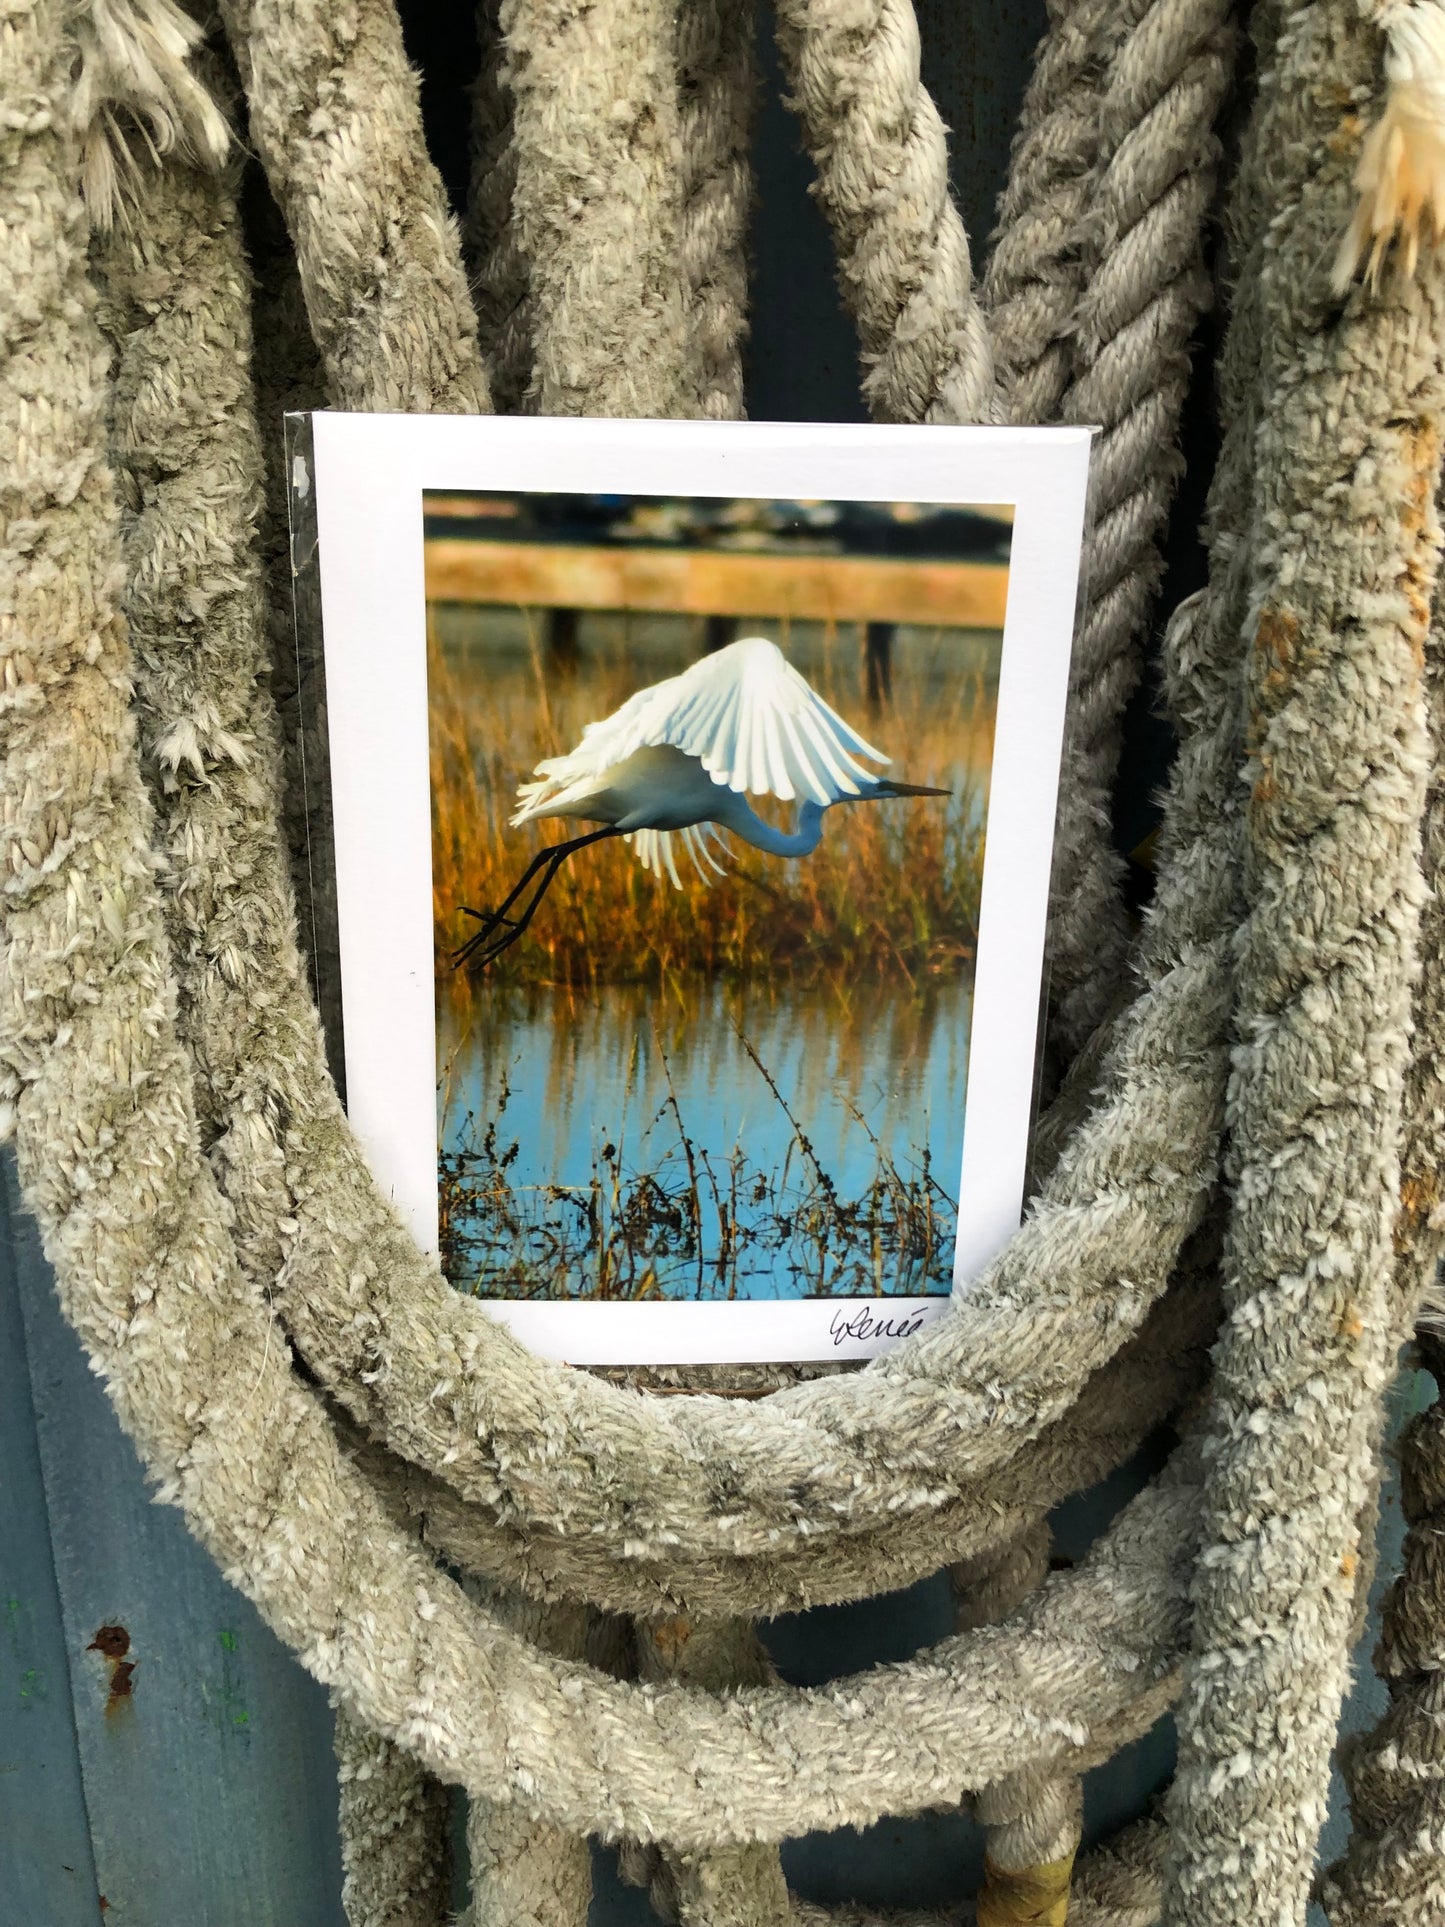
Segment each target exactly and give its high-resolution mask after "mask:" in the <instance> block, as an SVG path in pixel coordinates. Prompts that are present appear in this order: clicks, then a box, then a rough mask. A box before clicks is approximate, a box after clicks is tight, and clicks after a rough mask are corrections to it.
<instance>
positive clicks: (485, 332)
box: [462, 0, 533, 415]
mask: <svg viewBox="0 0 1445 1927" xmlns="http://www.w3.org/2000/svg"><path fill="white" fill-rule="evenodd" d="M477 44H478V45H479V46H480V48H481V54H482V58H481V66H480V68H479V70H478V73H477V78H476V81H475V83H474V84H473V87H472V117H471V171H470V176H469V179H468V184H467V213H466V220H465V223H464V224H463V227H462V245H463V247H464V249H465V251H466V258H467V261H468V263H469V264H470V267H471V288H472V302H473V305H474V306H475V308H476V314H477V331H478V336H479V339H480V343H481V354H482V361H483V363H484V364H485V366H486V370H487V379H488V382H489V385H490V387H491V393H492V402H493V405H494V407H495V408H496V410H497V413H498V414H499V415H512V414H515V413H516V412H517V410H518V409H519V408H521V406H522V404H523V400H524V398H525V396H526V392H527V387H528V384H529V383H530V381H531V379H532V362H533V342H532V307H533V302H532V290H531V278H530V276H529V274H528V271H527V257H526V255H525V254H524V253H523V252H522V249H521V246H520V244H519V242H518V238H517V230H516V228H515V226H514V225H513V221H512V201H513V197H514V195H515V194H516V191H517V152H516V147H515V144H514V141H513V127H512V102H511V97H510V95H509V93H508V91H507V83H506V77H505V74H506V49H505V46H504V44H503V41H502V22H501V5H500V0H479V4H478V7H477Z"/></svg>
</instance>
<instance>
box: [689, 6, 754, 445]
mask: <svg viewBox="0 0 1445 1927" xmlns="http://www.w3.org/2000/svg"><path fill="white" fill-rule="evenodd" d="M753 32H754V19H753V7H752V4H751V0H683V4H682V5H681V6H680V7H679V9H678V14H677V64H678V97H679V111H678V148H679V159H680V169H679V177H678V196H679V200H680V203H681V206H680V212H679V216H678V242H677V252H678V259H679V261H680V263H681V266H682V279H683V286H684V288H685V289H686V291H687V296H688V303H689V307H690V311H691V312H690V331H691V335H692V340H693V352H694V355H695V357H696V362H697V370H696V375H695V380H696V383H697V396H696V401H695V404H694V408H695V412H696V413H697V414H698V415H700V416H701V417H703V418H704V419H705V420H710V421H740V420H741V419H742V416H743V358H742V344H743V340H744V337H745V335H746V332H747V305H748V260H747V226H748V214H749V210H750V202H751V197H752V167H751V164H750V161H749V157H748V149H749V142H750V140H751V136H752V119H753V109H754V106H755V102H756V95H757V73H756V64H755V61H754V57H753Z"/></svg>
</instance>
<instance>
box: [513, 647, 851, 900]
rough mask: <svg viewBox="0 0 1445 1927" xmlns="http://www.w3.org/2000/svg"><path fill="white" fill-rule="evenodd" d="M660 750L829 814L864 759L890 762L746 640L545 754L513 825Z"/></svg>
mask: <svg viewBox="0 0 1445 1927" xmlns="http://www.w3.org/2000/svg"><path fill="white" fill-rule="evenodd" d="M663 744H668V745H670V746H671V747H672V748H674V749H679V750H681V751H683V753H684V754H685V755H688V756H695V757H696V758H697V759H698V761H699V762H700V763H701V764H702V766H703V768H704V769H705V770H706V771H707V773H708V775H709V776H710V777H711V778H712V780H713V781H714V782H715V783H718V784H721V785H722V786H723V787H724V788H727V789H732V790H740V791H742V790H746V791H749V792H751V793H752V794H753V795H755V796H756V795H773V796H776V797H777V798H778V799H779V800H780V801H782V802H791V801H792V800H793V798H794V797H795V796H796V795H798V794H799V793H801V794H803V795H805V796H809V797H811V798H812V799H813V801H814V802H815V803H819V804H821V805H823V806H825V807H826V806H827V805H828V804H830V803H835V802H837V800H838V799H839V797H842V796H857V795H858V794H859V793H860V791H861V790H862V789H864V788H865V787H866V786H867V785H868V784H869V783H871V782H872V781H873V780H874V778H873V777H872V775H871V773H870V772H869V771H868V770H866V769H865V768H864V767H863V765H862V764H861V763H860V762H858V761H857V758H858V757H859V756H864V757H867V758H868V759H869V760H870V761H872V762H875V763H883V764H886V763H887V762H888V760H889V759H888V757H886V756H885V755H884V754H883V752H882V750H879V749H875V748H874V747H873V745H872V744H871V743H869V742H867V741H865V739H864V738H863V737H862V736H860V735H859V734H858V732H857V731H856V730H855V729H853V728H851V727H850V726H849V725H848V724H847V723H845V722H844V720H843V718H842V717H841V716H840V715H838V713H837V712H836V711H835V710H833V709H831V708H830V707H829V706H828V704H827V703H825V702H824V701H823V698H822V697H821V696H820V695H818V693H817V692H816V690H813V689H811V688H809V686H808V684H807V683H806V682H805V681H804V679H803V678H802V676H800V675H799V674H798V672H797V670H796V669H794V668H793V666H792V664H791V663H790V662H789V661H788V660H787V658H786V657H785V656H784V655H783V652H782V651H781V650H780V649H779V648H778V647H777V645H776V644H775V643H772V642H769V641H768V639H767V638H766V637H765V636H748V637H745V638H744V639H743V640H742V641H741V642H734V643H730V644H729V646H728V647H727V648H726V649H719V650H717V651H716V653H715V654H713V655H710V656H704V657H703V658H702V659H701V661H699V662H695V663H693V664H692V666H691V667H690V668H688V669H685V670H684V671H683V672H682V674H681V675H680V676H670V677H668V679H667V681H666V682H660V683H654V684H653V685H652V686H651V688H649V689H640V690H639V691H638V692H637V694H636V695H635V696H630V697H629V698H628V700H627V701H626V702H625V703H624V704H623V705H622V707H621V708H620V709H619V710H617V711H616V712H615V714H613V715H611V716H608V717H606V718H605V719H604V720H603V721H601V722H596V723H588V725H587V727H586V728H585V729H584V730H583V732H582V741H581V742H580V743H579V744H578V745H577V747H576V749H574V750H572V751H571V752H570V753H569V754H568V755H566V756H550V757H547V758H546V759H545V760H544V761H542V762H540V763H538V765H537V767H536V769H535V771H534V772H533V775H534V777H535V778H536V779H537V780H535V781H533V782H530V783H523V784H522V785H521V786H520V788H519V789H518V791H517V804H518V808H517V811H516V814H515V815H514V816H513V818H512V822H513V823H514V824H517V823H525V822H527V821H529V820H530V819H531V818H533V817H536V816H548V815H556V814H559V813H562V814H565V812H566V806H567V805H569V804H572V803H576V802H579V801H581V800H582V799H583V798H585V797H586V796H587V795H588V794H589V793H593V792H595V791H596V790H597V788H598V787H599V785H600V782H601V779H602V778H603V777H604V776H605V775H606V774H607V772H608V771H609V770H612V769H616V768H617V766H618V765H619V764H621V763H625V762H626V761H627V759H628V757H629V756H632V755H635V754H636V752H637V751H638V750H640V749H655V748H658V747H660V746H661V745H663ZM774 744H776V749H777V753H776V755H774V754H773V753H772V746H773V745H774ZM663 834H665V833H663ZM649 847H651V846H649ZM639 854H640V852H639ZM643 860H644V861H646V859H643ZM651 867H652V866H651V864H649V868H651Z"/></svg>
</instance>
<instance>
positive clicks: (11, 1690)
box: [0, 1198, 101, 1927]
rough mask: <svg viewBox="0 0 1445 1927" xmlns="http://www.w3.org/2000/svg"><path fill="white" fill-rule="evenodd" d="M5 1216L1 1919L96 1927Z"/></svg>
mask: <svg viewBox="0 0 1445 1927" xmlns="http://www.w3.org/2000/svg"><path fill="white" fill-rule="evenodd" d="M3 1213H4V1200H3V1198H0V1921H4V1922H13V1923H14V1924H15V1927H97V1923H98V1922H99V1920H100V1918H101V1915H100V1908H99V1904H98V1889H97V1887H96V1882H95V1865H94V1862H93V1861H92V1858H91V1852H90V1829H89V1824H88V1821H87V1818H86V1812H85V1796H84V1793H83V1791H82V1787H81V1778H80V1752H79V1748H78V1747H77V1744H76V1737H75V1720H74V1716H73V1714H72V1712H71V1704H70V1668H69V1665H68V1663H67V1660H66V1655H65V1635H64V1632H63V1629H62V1626H61V1618H60V1595H59V1593H58V1592H57V1591H56V1586H55V1569H54V1566H53V1565H52V1563H51V1556H50V1522H49V1518H48V1515H47V1513H46V1507H45V1485H44V1480H43V1478H42V1475H41V1470H40V1449H39V1446H38V1444H37V1442H36V1437H35V1414H34V1411H33V1409H32V1407H31V1402H30V1374H29V1364H28V1360H27V1357H26V1351H25V1328H24V1324H23V1322H22V1320H21V1316H20V1299H19V1295H18V1292H17V1290H16V1279H15V1264H14V1260H13V1257H12V1253H11V1246H10V1240H9V1238H8V1236H7V1235H5V1233H6V1230H7V1228H8V1227H7V1226H6V1224H5V1223H4V1219H3Z"/></svg>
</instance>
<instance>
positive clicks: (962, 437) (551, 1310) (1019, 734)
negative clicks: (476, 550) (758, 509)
mask: <svg viewBox="0 0 1445 1927" xmlns="http://www.w3.org/2000/svg"><path fill="white" fill-rule="evenodd" d="M311 424H312V434H313V444H312V446H313V457H314V464H315V475H314V477H313V478H311V480H312V482H313V484H314V487H315V490H316V517H317V533H318V544H319V559H320V573H321V610H322V625H323V634H324V647H325V660H326V698H327V723H328V729H329V732H330V744H331V781H332V813H333V821H334V827H335V836H336V894H337V913H338V922H339V940H340V952H341V993H342V1008H343V1012H344V1025H345V1033H346V1035H345V1048H346V1085H347V1107H348V1111H349V1114H350V1118H351V1123H352V1128H353V1129H354V1130H355V1132H356V1134H357V1137H358V1139H359V1140H360V1143H361V1146H362V1148H363V1150H364V1152H365V1154H366V1157H367V1160H368V1162H369V1164H370V1166H371V1169H372V1171H373V1172H374V1173H375V1175H376V1178H377V1181H378V1182H379V1183H380V1185H381V1187H382V1189H383V1190H384V1191H385V1192H386V1193H387V1194H388V1195H389V1196H390V1197H391V1199H392V1200H393V1202H394V1203H395V1205H396V1206H397V1208H398V1210H399V1211H400V1212H401V1214H402V1216H403V1217H404V1219H405V1220H406V1222H407V1224H408V1225H409V1226H410V1228H411V1230H412V1232H413V1234H414V1235H415V1237H416V1239H417V1242H418V1243H419V1244H420V1245H421V1247H422V1248H423V1250H425V1251H428V1252H432V1253H434V1252H435V1251H436V1248H437V1144H436V1080H437V1070H436V1019H435V992H434V985H433V968H434V965H433V957H432V906H431V798H430V777H429V771H428V736H427V688H426V589H425V579H424V558H423V548H422V494H423V491H424V490H450V491H455V492H461V491H466V490H473V489H495V490H526V489H539V490H546V491H552V492H557V491H561V492H566V493H576V494H588V493H594V492H595V493H605V494H624V495H693V496H698V495H720V496H726V497H733V498H737V497H757V498H762V499H766V500H782V501H798V500H820V499H821V500H827V501H866V502H895V501H898V502H949V503H958V504H962V505H966V504H969V503H1001V504H1002V503H1007V504H1011V505H1012V506H1013V509H1014V526H1013V542H1012V548H1011V552H1010V568H1009V590H1008V607H1007V614H1006V618H1005V625H1004V642H1003V656H1002V663H1001V668H1000V675H999V696H998V717H997V724H996V732H995V738H994V754H993V768H992V776H991V781H990V790H989V806H988V819H987V832H986V841H985V856H984V873H983V885H982V898H981V907H980V917H979V923H980V929H979V945H978V957H977V962H976V969H975V978H974V1002H973V1023H972V1031H971V1036H970V1042H969V1071H968V1097H967V1107H966V1111H965V1116H964V1128H963V1172H962V1176H961V1181H960V1192H959V1231H958V1246H957V1256H956V1262H955V1271H954V1290H955V1293H957V1292H959V1291H960V1290H961V1289H963V1288H965V1287H966V1285H967V1281H968V1280H969V1278H971V1277H973V1276H975V1275H976V1274H977V1272H978V1271H979V1270H980V1268H981V1267H982V1266H983V1265H984V1264H985V1263H986V1262H987V1261H988V1260H989V1259H990V1258H991V1257H992V1256H993V1255H994V1253H995V1252H996V1251H998V1249H999V1248H1000V1247H1001V1246H1002V1245H1003V1244H1005V1243H1006V1242H1007V1240H1008V1239H1009V1237H1010V1236H1011V1235H1012V1233H1013V1231H1014V1230H1015V1229H1016V1227H1017V1225H1018V1221H1019V1212H1020V1209H1021V1206H1022V1202H1023V1183H1024V1160H1025V1155H1026V1150H1027V1139H1028V1128H1029V1120H1030V1111H1031V1106H1032V1101H1033V1063H1034V1051H1035V1044H1036V1034H1037V1025H1038V1012H1039V993H1040V987H1041V980H1042V969H1043V956H1044V927H1045V919H1046V913H1047V907H1048V882H1049V865H1050V856H1051V851H1052V845H1053V829H1054V812H1055V806H1056V800H1057V789H1058V769H1059V753H1060V745H1061V742H1062V737H1063V726H1064V712H1065V702H1066V695H1067V686H1068V665H1069V655H1070V650H1071V646H1072V639H1073V625H1074V608H1075V598H1076V594H1077V588H1078V571H1079V556H1080V549H1081V543H1082V537H1083V525H1084V502H1085V493H1086V488H1087V480H1088V457H1089V442H1090V431H1089V430H1087V429H1077V428H1059V429H1055V428H1016V429H994V428H915V427H857V426H851V425H847V426H845V425H827V424H811V423H810V424H791V423H737V422H621V421H570V420H569V421H561V420H539V419H524V418H518V417H488V416H456V415H347V414H331V413H317V414H315V415H313V416H312V417H311ZM478 1302H479V1303H480V1304H482V1305H484V1306H485V1307H486V1309H487V1310H488V1311H489V1312H491V1313H492V1314H493V1315H494V1316H495V1317H497V1318H498V1319H500V1320H501V1321H502V1322H503V1323H505V1324H507V1325H509V1326H510V1327H511V1329H512V1330H513V1331H514V1332H515V1333H516V1334H517V1336H518V1337H519V1338H520V1339H522V1341H523V1342H524V1343H525V1344H527V1345H529V1346H531V1347H532V1349H533V1350H535V1351H539V1352H543V1353H545V1354H547V1355H548V1356H550V1357H553V1358H563V1359H567V1360H569V1361H571V1362H572V1363H573V1364H592V1365H603V1364H614V1365H625V1364H637V1365H642V1364H704V1363H715V1364H730V1363H738V1362H741V1361H749V1360H753V1361H758V1362H786V1361H801V1360H807V1359H819V1358H866V1357H871V1356H872V1355H873V1354H874V1353H875V1352H878V1351H881V1350H885V1349H887V1347H888V1346H889V1345H891V1344H894V1343H896V1342H897V1340H898V1338H899V1337H902V1336H906V1335H907V1331H908V1330H909V1329H914V1328H916V1324H915V1321H916V1320H918V1321H927V1320H929V1319H932V1318H933V1317H936V1316H937V1315H938V1313H939V1312H940V1311H941V1310H942V1308H943V1306H944V1304H945V1303H946V1300H944V1299H941V1298H938V1297H933V1298H920V1299H900V1298H886V1299H855V1298H833V1299H753V1300H737V1301H733V1302H727V1303H710V1304H689V1303H684V1302H680V1301H671V1302H648V1303H642V1304H638V1303H625V1304H623V1303H620V1304H604V1303H597V1302H578V1303H570V1302H567V1301H564V1300H550V1301H545V1302H538V1301H535V1300H527V1301H520V1300H505V1299H479V1300H478ZM840 1316H841V1317H842V1318H843V1320H844V1324H845V1326H851V1327H852V1335H849V1332H848V1331H847V1330H845V1331H844V1333H843V1335H842V1336H841V1337H840V1336H839V1334H838V1331H837V1330H836V1329H835V1324H836V1321H837V1320H838V1319H839V1318H840ZM880 1326H881V1327H882V1330H881V1331H879V1330H878V1329H877V1328H878V1327H880ZM860 1333H864V1334H866V1335H859V1334H860Z"/></svg>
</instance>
